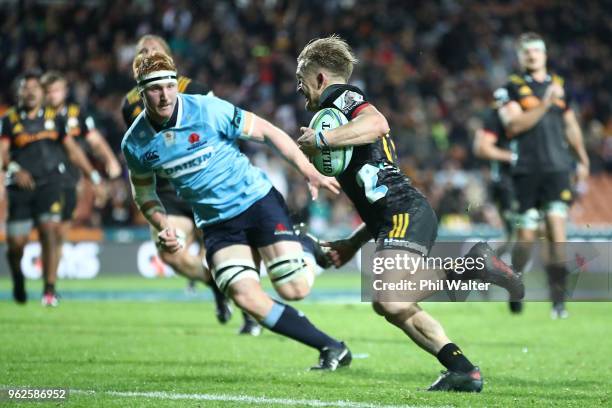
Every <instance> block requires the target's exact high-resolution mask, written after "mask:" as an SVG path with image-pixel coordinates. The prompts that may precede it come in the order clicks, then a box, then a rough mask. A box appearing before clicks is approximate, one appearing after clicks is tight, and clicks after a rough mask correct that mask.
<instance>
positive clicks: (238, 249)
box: [122, 53, 351, 370]
mask: <svg viewBox="0 0 612 408" xmlns="http://www.w3.org/2000/svg"><path fill="white" fill-rule="evenodd" d="M134 77H135V79H136V81H137V83H138V86H139V88H140V94H141V97H142V99H143V102H144V105H145V111H144V112H143V113H141V114H140V115H139V116H138V118H137V119H136V121H135V122H134V123H133V124H132V126H131V127H130V129H129V130H128V131H127V133H126V135H125V137H124V139H123V142H122V151H123V154H124V156H125V158H126V161H127V163H128V167H129V169H130V181H131V183H132V186H133V193H134V200H135V201H136V203H137V204H138V207H139V208H140V210H141V211H142V213H143V214H144V215H145V217H146V218H147V220H148V221H149V223H150V224H151V225H153V227H154V228H155V229H156V230H158V231H160V233H159V235H158V243H159V245H160V246H161V247H162V248H163V250H165V251H169V252H176V251H179V250H181V249H182V247H183V245H182V243H181V239H180V238H181V236H180V233H177V232H178V229H177V227H176V226H175V225H173V224H172V222H171V220H170V219H169V218H168V216H167V215H166V212H165V209H164V207H163V204H162V203H161V202H160V200H159V198H158V197H157V194H156V180H157V179H158V178H159V177H164V178H168V179H169V180H170V182H171V183H172V184H173V186H174V187H175V188H176V190H177V192H178V194H179V196H180V197H181V198H182V199H184V200H186V201H187V202H188V203H189V204H190V205H191V206H192V208H193V212H194V217H195V221H196V225H197V226H198V228H201V229H202V230H203V233H204V244H205V247H206V250H207V252H206V257H207V260H208V264H209V265H210V266H211V267H212V268H213V269H212V272H213V275H214V279H215V282H216V283H217V285H218V287H219V288H220V289H221V290H222V291H223V292H224V293H226V294H227V295H228V296H230V297H231V298H232V300H233V301H234V302H235V303H236V304H237V305H238V306H239V307H240V308H241V309H243V310H245V311H247V312H248V313H249V314H250V315H251V316H253V317H255V318H256V319H257V320H258V321H259V323H260V324H262V325H263V326H264V327H266V328H268V329H269V330H271V331H273V332H275V333H278V334H281V335H284V336H286V337H289V338H291V339H293V340H296V341H298V342H301V343H303V344H305V345H307V346H310V347H313V348H315V349H317V350H319V353H320V355H319V364H318V365H317V366H315V367H313V368H314V369H324V370H335V369H336V368H337V367H338V365H339V364H338V361H339V360H342V361H343V365H347V364H348V363H349V362H350V359H351V357H350V351H349V349H348V348H347V347H346V345H345V344H344V343H342V342H339V341H337V340H335V339H333V338H331V337H330V336H328V335H327V334H325V333H323V332H322V331H320V330H319V329H317V328H316V327H315V326H314V325H313V324H312V323H311V322H310V321H309V320H308V319H307V318H306V317H305V316H304V315H303V314H302V313H300V312H298V311H297V310H296V309H294V308H293V307H291V306H289V305H288V304H284V303H282V302H279V301H274V300H272V298H270V297H269V296H268V295H267V294H266V293H265V292H264V291H263V289H262V287H261V284H260V281H259V268H258V266H259V263H260V260H263V262H264V264H265V265H266V269H267V271H268V275H269V277H270V280H271V281H272V283H273V285H274V288H275V289H276V292H277V293H278V294H279V295H280V296H281V297H282V298H283V299H286V300H299V299H302V298H304V297H305V296H306V295H307V294H308V293H309V292H310V289H311V286H312V284H313V281H314V277H315V271H314V270H313V268H312V266H311V265H309V264H307V262H306V260H305V257H304V254H303V249H302V246H301V244H300V242H299V237H298V236H297V235H296V234H295V232H294V231H293V229H292V228H291V220H290V219H289V214H288V209H287V206H286V204H285V202H284V200H283V198H282V196H281V195H280V193H279V192H278V191H277V190H276V189H275V188H274V187H273V186H272V184H271V183H270V181H269V180H268V178H267V176H266V175H265V174H264V173H263V172H262V171H261V170H260V169H258V168H256V167H254V166H252V165H251V163H250V162H249V160H248V158H247V157H246V156H245V155H243V154H242V153H241V152H240V150H239V149H238V140H239V139H246V140H252V141H258V142H266V143H268V144H270V145H272V146H273V147H274V148H275V149H276V150H277V151H278V152H279V153H280V154H281V155H282V156H283V157H284V158H285V159H286V160H287V161H288V162H289V163H291V164H292V165H294V166H295V167H296V168H297V170H298V171H300V173H301V174H302V175H303V176H304V177H305V179H306V180H307V181H308V183H309V186H310V189H311V193H312V195H313V198H316V197H317V194H318V189H319V188H326V189H328V190H330V191H332V192H334V193H338V183H337V182H336V181H335V180H333V179H330V178H327V177H324V176H322V175H321V174H319V173H318V172H317V171H316V169H315V168H314V167H313V166H312V165H311V164H310V163H309V162H308V159H307V158H306V157H305V156H304V155H303V154H302V153H301V152H300V150H299V149H298V147H297V145H296V144H295V143H294V142H293V140H292V139H291V138H290V137H289V135H287V134H286V133H285V132H283V131H282V130H280V129H279V128H277V127H276V126H274V125H273V124H271V123H270V122H268V121H266V120H264V119H261V118H259V117H257V116H256V115H254V114H253V113H251V112H246V111H243V110H242V109H240V108H238V107H235V106H233V105H232V104H230V103H229V102H226V101H224V100H222V99H219V98H216V97H213V96H204V95H187V94H180V93H178V92H177V83H178V81H177V73H176V67H175V65H174V62H173V61H172V58H171V57H170V56H168V55H167V54H165V53H153V54H150V55H143V54H141V55H138V56H137V57H136V59H135V60H134Z"/></svg>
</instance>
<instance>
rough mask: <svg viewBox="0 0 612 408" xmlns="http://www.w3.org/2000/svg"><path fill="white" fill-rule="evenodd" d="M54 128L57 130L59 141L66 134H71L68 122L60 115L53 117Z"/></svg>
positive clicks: (61, 140) (62, 139)
mask: <svg viewBox="0 0 612 408" xmlns="http://www.w3.org/2000/svg"><path fill="white" fill-rule="evenodd" d="M55 129H56V130H57V140H59V141H60V142H63V141H64V139H65V138H66V136H68V135H71V133H70V129H69V128H68V123H67V122H66V120H65V119H64V118H62V117H59V116H56V117H55ZM71 136H72V135H71Z"/></svg>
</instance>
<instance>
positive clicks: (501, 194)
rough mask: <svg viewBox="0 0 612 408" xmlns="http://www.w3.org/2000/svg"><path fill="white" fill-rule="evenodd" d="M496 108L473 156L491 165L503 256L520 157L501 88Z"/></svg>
mask: <svg viewBox="0 0 612 408" xmlns="http://www.w3.org/2000/svg"><path fill="white" fill-rule="evenodd" d="M493 96H494V99H495V102H494V105H493V106H492V107H490V108H488V109H486V111H485V113H484V116H483V124H482V127H481V128H479V129H477V130H476V132H475V134H474V145H473V148H474V155H475V156H476V157H479V158H481V159H485V160H489V161H490V162H491V184H490V188H489V193H490V195H491V198H492V199H493V201H494V202H495V204H496V206H497V209H498V211H499V216H500V217H501V219H502V221H503V223H504V230H505V234H506V242H504V244H503V245H502V246H500V247H499V248H497V250H496V252H497V255H498V256H501V255H503V254H504V253H506V252H508V251H509V250H510V249H511V248H512V240H513V237H514V223H515V211H516V205H517V204H516V198H515V194H514V184H513V181H512V172H511V164H512V163H513V162H515V161H516V158H517V155H516V153H513V152H512V150H510V139H509V138H508V137H507V136H506V132H505V130H504V126H503V124H502V122H501V119H500V117H499V111H498V110H499V108H500V107H501V106H503V105H504V104H506V103H507V102H508V91H507V90H506V89H505V88H499V89H497V90H495V92H494V93H493ZM522 308H523V304H522V302H510V311H512V313H520V312H521V311H522Z"/></svg>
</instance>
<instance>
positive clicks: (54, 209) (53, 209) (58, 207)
mask: <svg viewBox="0 0 612 408" xmlns="http://www.w3.org/2000/svg"><path fill="white" fill-rule="evenodd" d="M49 210H50V211H51V212H52V213H54V214H57V213H60V212H62V204H61V203H60V202H59V201H56V202H54V203H53V204H51V208H50V209H49Z"/></svg>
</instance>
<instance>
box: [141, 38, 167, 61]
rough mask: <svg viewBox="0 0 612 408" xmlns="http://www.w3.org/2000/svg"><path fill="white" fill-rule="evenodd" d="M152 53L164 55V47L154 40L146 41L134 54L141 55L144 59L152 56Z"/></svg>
mask: <svg viewBox="0 0 612 408" xmlns="http://www.w3.org/2000/svg"><path fill="white" fill-rule="evenodd" d="M154 52H159V53H164V54H165V51H164V47H162V45H161V44H160V43H159V41H156V40H151V39H150V40H146V41H144V42H143V43H142V46H141V47H140V48H139V49H138V50H136V54H143V55H144V56H145V57H146V56H149V55H151V54H153V53H154Z"/></svg>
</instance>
